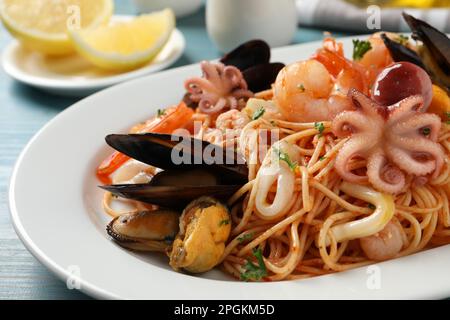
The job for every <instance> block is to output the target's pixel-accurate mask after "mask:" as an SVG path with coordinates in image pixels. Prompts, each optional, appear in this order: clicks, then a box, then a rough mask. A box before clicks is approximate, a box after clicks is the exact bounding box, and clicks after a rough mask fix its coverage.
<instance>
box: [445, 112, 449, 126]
mask: <svg viewBox="0 0 450 320" xmlns="http://www.w3.org/2000/svg"><path fill="white" fill-rule="evenodd" d="M445 116H446V117H447V122H446V123H447V124H450V112H446V113H445Z"/></svg>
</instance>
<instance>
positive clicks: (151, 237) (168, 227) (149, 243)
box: [106, 209, 180, 252]
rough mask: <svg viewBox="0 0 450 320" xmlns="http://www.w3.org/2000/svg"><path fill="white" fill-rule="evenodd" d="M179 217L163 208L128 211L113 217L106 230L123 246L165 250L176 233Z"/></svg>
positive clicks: (138, 249) (135, 248)
mask: <svg viewBox="0 0 450 320" xmlns="http://www.w3.org/2000/svg"><path fill="white" fill-rule="evenodd" d="M179 217H180V214H179V213H178V212H176V211H170V210H163V209H161V210H156V211H141V212H137V213H129V214H124V215H121V216H119V217H117V218H115V219H113V220H112V221H111V222H110V223H109V224H108V226H107V227H106V231H107V233H108V234H109V236H110V237H111V238H112V239H113V240H114V241H116V242H117V243H118V244H120V245H121V246H123V247H125V248H128V249H132V250H137V251H160V252H165V251H166V250H167V249H168V248H169V247H170V246H171V245H172V242H173V240H174V239H175V236H176V235H177V234H178V230H179Z"/></svg>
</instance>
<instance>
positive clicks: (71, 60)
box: [2, 16, 185, 97]
mask: <svg viewBox="0 0 450 320" xmlns="http://www.w3.org/2000/svg"><path fill="white" fill-rule="evenodd" d="M131 18H132V16H114V17H113V23H114V22H118V21H126V20H129V19H131ZM184 49H185V39H184V36H183V34H182V33H181V32H180V31H179V30H178V29H175V30H174V32H173V33H172V35H171V37H170V39H169V41H168V42H167V44H166V45H165V46H164V48H163V49H162V50H161V52H160V53H159V54H158V55H157V56H156V57H155V59H153V60H152V61H151V62H150V63H148V64H147V65H145V66H143V67H141V68H139V69H136V70H133V71H129V72H122V73H117V72H109V71H103V70H101V69H98V68H96V67H94V66H92V65H91V64H90V63H89V62H88V61H86V60H85V59H83V58H82V57H80V56H78V55H76V54H74V55H70V56H67V57H61V58H46V57H45V56H43V55H41V54H39V53H36V52H33V51H30V50H27V49H25V48H24V47H23V46H21V45H20V44H19V43H18V42H17V41H13V42H11V43H10V44H9V45H8V46H7V47H6V49H5V50H4V53H3V56H2V63H3V68H4V70H5V71H6V73H7V74H9V75H10V76H11V77H12V78H14V79H16V80H17V81H20V82H23V83H25V84H28V85H30V86H33V87H37V88H40V89H43V90H45V91H48V92H51V93H53V94H58V95H65V96H77V97H80V96H87V95H89V94H91V93H94V92H96V91H99V90H101V89H104V88H107V87H110V86H112V85H115V84H118V83H121V82H124V81H127V80H131V79H135V78H138V77H142V76H144V75H148V74H150V73H155V72H157V71H161V70H163V69H165V68H167V67H169V66H170V65H172V64H173V63H175V62H176V61H177V60H178V59H179V58H180V57H181V55H182V54H183V52H184Z"/></svg>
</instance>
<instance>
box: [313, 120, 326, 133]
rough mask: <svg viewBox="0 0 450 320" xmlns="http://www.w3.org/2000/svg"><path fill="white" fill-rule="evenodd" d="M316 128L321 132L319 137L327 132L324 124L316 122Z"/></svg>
mask: <svg viewBox="0 0 450 320" xmlns="http://www.w3.org/2000/svg"><path fill="white" fill-rule="evenodd" d="M314 128H315V129H316V130H317V131H319V137H321V136H322V134H323V131H324V130H325V126H324V125H323V123H322V122H316V123H314Z"/></svg>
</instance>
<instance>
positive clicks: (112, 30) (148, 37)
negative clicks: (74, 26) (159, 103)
mask: <svg viewBox="0 0 450 320" xmlns="http://www.w3.org/2000/svg"><path fill="white" fill-rule="evenodd" d="M174 28H175V15H174V13H173V11H172V10H170V9H165V10H162V11H158V12H155V13H151V14H147V15H141V16H139V17H136V18H134V19H133V20H130V21H127V22H119V23H116V24H113V25H111V26H107V27H99V28H97V29H89V30H71V31H70V37H71V38H72V40H73V43H74V45H75V47H76V49H77V51H78V53H79V54H80V55H82V56H83V57H85V58H86V59H87V60H89V61H90V62H91V63H93V64H94V65H96V66H97V67H100V68H103V69H108V70H116V71H125V70H129V69H134V68H138V67H140V66H142V65H144V64H146V63H148V62H149V61H151V60H152V59H153V58H154V57H155V56H156V55H157V54H158V53H159V52H160V51H161V49H162V48H163V47H164V45H165V44H166V43H167V41H168V40H169V38H170V36H171V34H172V32H173V30H174Z"/></svg>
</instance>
